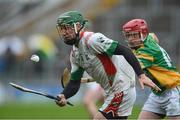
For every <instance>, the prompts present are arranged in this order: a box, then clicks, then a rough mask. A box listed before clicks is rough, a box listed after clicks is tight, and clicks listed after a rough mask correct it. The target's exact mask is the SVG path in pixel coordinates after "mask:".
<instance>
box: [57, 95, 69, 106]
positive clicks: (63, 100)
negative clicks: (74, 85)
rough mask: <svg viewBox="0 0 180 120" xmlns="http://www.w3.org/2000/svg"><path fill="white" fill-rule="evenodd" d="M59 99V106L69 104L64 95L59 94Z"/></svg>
mask: <svg viewBox="0 0 180 120" xmlns="http://www.w3.org/2000/svg"><path fill="white" fill-rule="evenodd" d="M57 98H58V100H56V101H55V102H56V104H57V105H58V106H60V107H63V106H65V105H66V104H67V100H66V98H65V96H64V94H59V95H58V96H57Z"/></svg>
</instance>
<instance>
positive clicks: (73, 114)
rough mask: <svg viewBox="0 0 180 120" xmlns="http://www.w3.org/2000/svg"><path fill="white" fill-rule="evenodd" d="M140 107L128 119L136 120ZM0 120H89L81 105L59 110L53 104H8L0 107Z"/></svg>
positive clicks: (136, 107)
mask: <svg viewBox="0 0 180 120" xmlns="http://www.w3.org/2000/svg"><path fill="white" fill-rule="evenodd" d="M139 112H140V106H135V107H134V109H133V113H132V115H131V116H130V117H129V119H137V117H138V114H139ZM0 119H89V115H88V113H87V112H86V109H85V108H84V107H83V106H82V105H75V106H73V107H70V106H66V107H63V108H60V107H58V106H56V104H55V103H53V102H50V103H43V104H42V103H39V104H37V103H34V104H33V103H29V104H23V103H22V104H20V103H9V104H5V105H3V106H1V109H0Z"/></svg>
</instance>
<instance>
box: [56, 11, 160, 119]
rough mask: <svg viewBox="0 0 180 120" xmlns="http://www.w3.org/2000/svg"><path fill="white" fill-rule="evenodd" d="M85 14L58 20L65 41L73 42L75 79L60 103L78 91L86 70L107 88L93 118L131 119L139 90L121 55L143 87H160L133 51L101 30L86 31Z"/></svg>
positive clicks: (73, 78)
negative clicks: (142, 66) (136, 89)
mask: <svg viewBox="0 0 180 120" xmlns="http://www.w3.org/2000/svg"><path fill="white" fill-rule="evenodd" d="M86 22H87V20H84V18H83V16H82V15H81V13H79V12H77V11H69V12H66V13H63V14H61V15H60V16H59V17H58V19H57V30H58V32H59V35H60V37H61V38H62V40H63V41H64V43H66V44H68V45H72V46H73V48H72V51H71V54H70V62H71V78H70V82H69V83H68V85H67V87H66V88H65V89H64V90H63V92H62V93H60V94H59V95H58V98H59V100H58V101H56V103H57V104H58V105H59V106H61V107H62V106H65V105H66V103H67V99H68V98H70V97H72V96H73V95H75V94H76V93H77V91H78V90H79V87H80V80H81V78H82V75H83V73H84V71H86V72H87V73H88V74H89V75H90V76H91V77H92V78H93V79H95V80H96V82H97V83H99V84H100V85H101V87H102V88H103V89H104V91H105V100H104V104H103V105H102V107H101V108H100V109H99V110H97V111H96V112H94V115H93V119H127V118H128V116H129V115H130V114H131V111H132V108H133V104H134V101H135V97H136V93H135V87H134V81H133V80H134V79H132V77H133V76H131V74H132V73H126V72H125V71H123V70H122V67H125V68H126V66H121V64H120V63H121V59H119V57H120V55H122V56H123V57H124V58H125V59H126V60H127V61H128V63H129V64H130V65H131V66H132V68H133V69H134V71H135V73H136V75H137V76H138V80H139V83H140V85H141V87H142V88H144V85H147V86H149V87H151V88H154V89H156V90H160V89H159V88H158V87H157V86H156V85H155V84H154V83H153V82H152V81H151V80H150V79H149V78H148V77H146V75H145V74H144V72H143V70H142V69H141V67H140V64H139V62H138V61H137V59H136V57H135V56H134V54H133V53H132V52H131V50H130V49H129V48H127V47H125V46H123V45H120V44H119V43H118V42H117V41H114V40H112V39H109V38H107V37H106V36H104V35H103V34H101V33H93V32H87V31H85V30H84V29H83V28H84V25H85V23H86Z"/></svg>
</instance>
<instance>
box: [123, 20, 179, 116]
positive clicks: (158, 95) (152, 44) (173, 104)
mask: <svg viewBox="0 0 180 120" xmlns="http://www.w3.org/2000/svg"><path fill="white" fill-rule="evenodd" d="M123 33H124V35H125V38H126V40H127V41H128V45H129V46H130V47H131V49H132V50H133V51H134V54H135V55H136V57H137V58H138V60H139V62H140V64H141V67H142V68H143V70H144V71H145V73H146V74H147V76H148V77H150V78H151V79H152V80H153V82H154V83H156V85H158V86H159V87H160V88H161V90H162V91H159V92H155V91H153V90H152V93H151V94H150V96H149V98H148V100H147V101H146V103H145V104H144V107H143V109H142V111H141V113H140V115H139V119H161V118H164V117H167V118H169V119H180V74H179V73H178V72H177V70H176V67H175V66H174V65H173V64H172V61H171V59H170V57H169V55H168V54H167V52H166V51H165V50H164V49H163V48H162V47H161V46H160V45H159V44H158V39H157V37H156V36H155V34H154V33H149V32H148V26H147V23H146V21H145V20H143V19H133V20H131V21H129V22H127V23H125V24H124V25H123Z"/></svg>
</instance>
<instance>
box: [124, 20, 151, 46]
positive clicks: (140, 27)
mask: <svg viewBox="0 0 180 120" xmlns="http://www.w3.org/2000/svg"><path fill="white" fill-rule="evenodd" d="M123 33H124V36H125V38H126V39H127V42H128V45H129V46H130V47H131V48H133V47H139V46H141V45H142V44H143V41H144V40H145V39H146V37H147V35H148V27H147V23H146V21H145V20H142V19H133V20H131V21H129V22H127V23H126V24H124V26H123Z"/></svg>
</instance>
